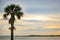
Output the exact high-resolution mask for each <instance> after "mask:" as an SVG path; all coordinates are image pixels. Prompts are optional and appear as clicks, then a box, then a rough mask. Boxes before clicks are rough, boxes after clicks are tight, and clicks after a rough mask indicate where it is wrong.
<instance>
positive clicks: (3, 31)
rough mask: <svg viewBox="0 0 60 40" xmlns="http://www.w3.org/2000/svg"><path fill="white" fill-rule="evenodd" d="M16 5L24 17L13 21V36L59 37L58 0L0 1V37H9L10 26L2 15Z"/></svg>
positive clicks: (59, 1)
mask: <svg viewBox="0 0 60 40" xmlns="http://www.w3.org/2000/svg"><path fill="white" fill-rule="evenodd" d="M10 4H16V5H19V6H20V7H21V8H22V12H23V13H24V16H23V17H22V18H21V19H20V20H18V19H16V20H15V27H16V30H15V31H14V34H15V35H60V0H0V35H10V30H8V28H9V27H10V24H8V20H9V18H8V20H4V19H3V17H2V15H3V14H4V13H5V12H4V8H5V7H6V6H7V5H10Z"/></svg>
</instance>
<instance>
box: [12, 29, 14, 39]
mask: <svg viewBox="0 0 60 40" xmlns="http://www.w3.org/2000/svg"><path fill="white" fill-rule="evenodd" d="M11 40H14V32H13V29H11Z"/></svg>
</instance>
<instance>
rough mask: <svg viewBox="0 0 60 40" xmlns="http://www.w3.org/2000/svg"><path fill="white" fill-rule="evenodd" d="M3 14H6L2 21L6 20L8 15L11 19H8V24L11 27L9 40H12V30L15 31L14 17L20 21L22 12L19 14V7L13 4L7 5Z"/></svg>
mask: <svg viewBox="0 0 60 40" xmlns="http://www.w3.org/2000/svg"><path fill="white" fill-rule="evenodd" d="M5 12H6V14H4V15H3V17H4V19H7V16H8V15H11V17H10V19H9V24H11V27H10V30H11V40H14V34H13V30H14V29H15V27H14V21H15V16H16V17H17V18H18V19H21V17H22V16H23V12H21V7H19V6H18V5H15V4H11V5H8V6H7V7H6V8H5Z"/></svg>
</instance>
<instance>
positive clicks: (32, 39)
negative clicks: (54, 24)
mask: <svg viewBox="0 0 60 40" xmlns="http://www.w3.org/2000/svg"><path fill="white" fill-rule="evenodd" d="M0 40H10V37H0ZM14 40H60V37H14Z"/></svg>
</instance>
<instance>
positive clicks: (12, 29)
mask: <svg viewBox="0 0 60 40" xmlns="http://www.w3.org/2000/svg"><path fill="white" fill-rule="evenodd" d="M11 40H14V15H11Z"/></svg>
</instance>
